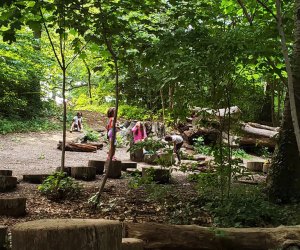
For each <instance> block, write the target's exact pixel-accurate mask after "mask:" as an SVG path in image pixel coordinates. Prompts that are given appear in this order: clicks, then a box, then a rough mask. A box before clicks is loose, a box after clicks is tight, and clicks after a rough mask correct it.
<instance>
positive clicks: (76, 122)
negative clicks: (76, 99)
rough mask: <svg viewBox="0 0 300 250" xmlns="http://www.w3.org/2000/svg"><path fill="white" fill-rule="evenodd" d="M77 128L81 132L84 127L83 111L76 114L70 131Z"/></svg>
mask: <svg viewBox="0 0 300 250" xmlns="http://www.w3.org/2000/svg"><path fill="white" fill-rule="evenodd" d="M76 128H77V131H78V132H80V131H81V130H82V129H83V125H82V113H81V112H77V114H76V115H75V116H74V118H73V121H72V125H71V128H70V132H71V133H72V132H73V131H74V129H76Z"/></svg>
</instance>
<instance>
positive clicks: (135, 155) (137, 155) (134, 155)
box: [130, 149, 144, 162]
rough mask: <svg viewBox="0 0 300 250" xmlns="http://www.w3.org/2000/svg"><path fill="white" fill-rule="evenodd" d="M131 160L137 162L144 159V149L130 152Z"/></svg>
mask: <svg viewBox="0 0 300 250" xmlns="http://www.w3.org/2000/svg"><path fill="white" fill-rule="evenodd" d="M130 160H132V161H136V162H141V161H143V160H144V152H143V149H138V150H136V151H134V152H131V153H130Z"/></svg>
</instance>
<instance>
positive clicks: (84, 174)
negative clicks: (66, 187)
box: [71, 167, 96, 181]
mask: <svg viewBox="0 0 300 250" xmlns="http://www.w3.org/2000/svg"><path fill="white" fill-rule="evenodd" d="M71 177H73V178H75V179H78V180H84V181H92V180H95V178H96V168H92V167H71Z"/></svg>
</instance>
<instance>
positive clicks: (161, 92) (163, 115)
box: [160, 88, 165, 123]
mask: <svg viewBox="0 0 300 250" xmlns="http://www.w3.org/2000/svg"><path fill="white" fill-rule="evenodd" d="M160 98H161V108H162V120H163V123H165V102H164V96H163V91H162V88H161V89H160Z"/></svg>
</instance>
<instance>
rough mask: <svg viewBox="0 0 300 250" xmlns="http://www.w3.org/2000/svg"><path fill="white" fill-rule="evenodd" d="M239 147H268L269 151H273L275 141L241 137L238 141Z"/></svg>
mask: <svg viewBox="0 0 300 250" xmlns="http://www.w3.org/2000/svg"><path fill="white" fill-rule="evenodd" d="M239 145H240V146H253V147H268V148H270V149H274V148H275V146H276V141H275V140H274V139H272V138H253V137H252V138H251V137H242V138H240V140H239Z"/></svg>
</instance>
